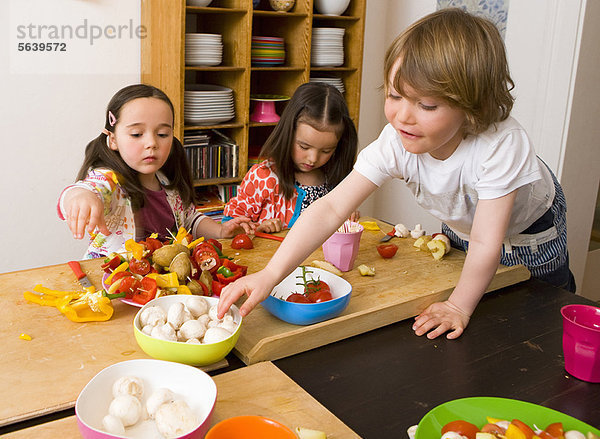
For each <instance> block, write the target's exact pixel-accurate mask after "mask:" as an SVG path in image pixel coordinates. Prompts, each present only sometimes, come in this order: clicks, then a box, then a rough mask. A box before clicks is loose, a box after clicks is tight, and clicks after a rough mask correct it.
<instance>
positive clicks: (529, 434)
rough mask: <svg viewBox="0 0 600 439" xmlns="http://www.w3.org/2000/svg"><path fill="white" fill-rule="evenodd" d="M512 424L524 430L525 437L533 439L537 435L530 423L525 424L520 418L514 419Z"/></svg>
mask: <svg viewBox="0 0 600 439" xmlns="http://www.w3.org/2000/svg"><path fill="white" fill-rule="evenodd" d="M511 424H513V425H515V426H516V427H517V428H518V429H519V430H521V431H522V432H523V434H524V435H525V439H531V438H532V437H533V436H534V435H535V432H534V431H533V430H532V429H531V428H530V427H529V425H527V424H525V423H524V422H522V421H519V420H518V419H513V420H512V422H511Z"/></svg>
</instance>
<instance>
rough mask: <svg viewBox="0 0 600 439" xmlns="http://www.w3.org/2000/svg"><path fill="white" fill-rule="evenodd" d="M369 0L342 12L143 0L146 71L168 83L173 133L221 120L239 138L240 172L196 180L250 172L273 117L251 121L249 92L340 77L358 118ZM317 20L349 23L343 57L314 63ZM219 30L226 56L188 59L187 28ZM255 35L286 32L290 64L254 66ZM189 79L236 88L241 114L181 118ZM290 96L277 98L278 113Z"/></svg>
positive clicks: (241, 1)
mask: <svg viewBox="0 0 600 439" xmlns="http://www.w3.org/2000/svg"><path fill="white" fill-rule="evenodd" d="M365 9H366V0H351V2H350V6H349V7H348V9H347V10H346V12H345V13H344V15H342V16H326V15H321V14H316V13H314V12H313V0H296V4H295V5H294V7H293V8H292V10H290V11H289V12H276V11H273V10H271V8H270V6H269V2H268V0H262V1H261V3H260V4H259V6H258V7H257V8H256V9H254V8H253V7H252V0H213V1H212V2H211V3H210V5H209V6H208V7H194V6H186V3H185V0H142V25H144V26H145V27H146V29H147V37H146V38H144V39H142V48H141V49H142V50H141V51H142V59H141V66H142V77H141V80H142V82H144V83H148V84H152V85H155V86H156V87H159V88H161V89H162V90H163V91H165V92H166V93H167V94H168V95H169V97H170V98H171V100H172V101H173V105H174V106H175V111H176V115H175V135H176V136H177V137H178V138H179V139H183V136H184V134H185V132H186V131H189V130H197V129H209V128H215V129H218V130H220V131H222V132H223V133H225V134H226V135H227V136H229V137H231V138H232V139H233V140H235V141H236V143H237V144H238V145H239V163H238V165H239V169H238V175H239V177H238V178H235V179H211V180H198V181H196V182H195V184H196V185H197V186H204V185H213V184H227V183H235V182H238V181H240V180H241V179H242V178H243V176H244V175H245V173H246V170H247V166H248V165H247V164H248V148H249V146H250V145H255V146H260V145H261V144H262V142H264V140H265V139H266V137H267V136H268V135H269V133H270V132H271V130H272V129H273V127H274V126H275V124H273V123H256V122H252V121H250V113H251V110H252V108H251V107H252V102H251V101H250V94H277V95H287V96H291V95H292V94H293V93H294V91H295V90H296V88H297V87H298V86H299V85H301V84H303V83H305V82H308V81H309V79H310V76H311V73H313V74H318V75H322V74H326V75H329V76H337V77H340V78H342V80H343V82H344V87H345V89H346V91H345V97H346V101H347V103H348V107H349V109H350V115H351V117H352V119H353V120H354V122H355V123H356V124H357V125H358V114H359V105H360V84H361V73H362V58H363V40H364V21H365ZM313 27H343V28H345V35H344V65H343V66H340V67H311V64H310V58H311V57H310V51H311V35H312V28H313ZM196 32H198V33H220V34H221V35H222V36H223V45H224V47H223V62H222V63H221V65H219V66H214V67H198V66H186V65H185V34H186V33H196ZM252 35H261V36H277V37H283V38H284V41H285V49H286V60H285V64H284V65H282V66H277V67H254V66H252V63H251V56H250V52H251V44H252ZM186 84H216V85H223V86H226V87H229V88H231V89H232V90H233V93H234V107H235V115H236V116H235V118H234V119H233V120H231V121H229V122H226V123H221V124H218V125H211V126H191V125H186V124H184V122H183V95H184V90H185V89H186ZM284 106H285V102H281V103H277V110H278V112H279V113H280V112H281V110H282V109H283V107H284Z"/></svg>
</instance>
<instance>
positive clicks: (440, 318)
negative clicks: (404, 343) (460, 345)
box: [412, 300, 471, 339]
mask: <svg viewBox="0 0 600 439" xmlns="http://www.w3.org/2000/svg"><path fill="white" fill-rule="evenodd" d="M470 318H471V317H470V316H469V315H468V314H466V313H465V312H464V311H462V310H461V309H460V308H458V307H457V306H456V305H454V304H452V303H451V302H450V301H448V300H446V301H445V302H437V303H432V304H431V305H429V306H428V307H427V309H425V311H423V312H422V313H421V314H419V315H418V316H417V317H415V323H414V324H413V327H412V329H413V330H414V331H415V334H417V335H423V334H425V333H426V332H428V331H431V332H429V333H428V334H427V338H429V339H434V338H436V337H438V336H440V335H442V334H443V333H445V332H447V331H450V332H449V333H448V335H447V336H446V338H448V339H454V338H458V337H460V336H461V334H462V333H463V331H464V329H465V328H466V327H467V325H468V324H469V320H470ZM432 329H433V330H432Z"/></svg>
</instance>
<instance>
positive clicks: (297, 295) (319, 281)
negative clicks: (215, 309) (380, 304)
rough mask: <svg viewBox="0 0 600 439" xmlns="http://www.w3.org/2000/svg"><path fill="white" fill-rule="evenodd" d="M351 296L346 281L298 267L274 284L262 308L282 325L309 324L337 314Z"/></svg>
mask: <svg viewBox="0 0 600 439" xmlns="http://www.w3.org/2000/svg"><path fill="white" fill-rule="evenodd" d="M328 293H329V295H328ZM351 294H352V285H350V283H349V282H348V281H346V280H345V279H342V278H341V277H339V276H337V275H335V274H333V273H330V272H329V271H326V270H322V269H320V268H313V267H304V266H300V267H298V268H296V269H295V270H294V271H293V272H292V273H291V274H290V275H289V276H287V277H286V278H285V279H284V280H282V281H281V282H280V283H279V284H277V285H276V286H275V288H274V289H273V291H272V292H271V294H270V295H269V296H268V297H267V298H266V299H265V300H264V301H263V302H262V304H261V305H262V307H263V308H265V309H266V310H267V311H269V312H270V313H271V314H273V315H274V316H275V317H277V318H278V319H280V320H283V321H284V322H288V323H291V324H293V325H312V324H313V323H318V322H323V321H325V320H329V319H332V318H334V317H337V316H338V315H340V314H341V313H342V312H343V311H344V310H345V309H346V307H347V306H348V303H350V297H351Z"/></svg>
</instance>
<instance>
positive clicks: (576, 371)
mask: <svg viewBox="0 0 600 439" xmlns="http://www.w3.org/2000/svg"><path fill="white" fill-rule="evenodd" d="M560 313H561V314H562V316H563V353H564V356H565V369H566V371H567V372H569V373H570V374H571V375H573V376H574V377H575V378H579V379H580V380H583V381H588V382H590V383H600V308H598V307H595V306H590V305H566V306H563V307H562V308H561V310H560Z"/></svg>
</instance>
